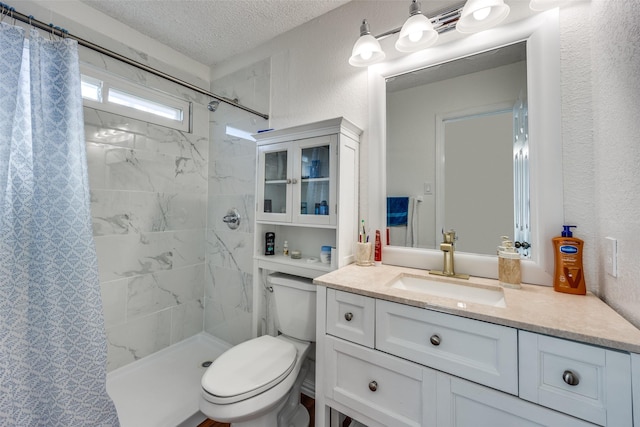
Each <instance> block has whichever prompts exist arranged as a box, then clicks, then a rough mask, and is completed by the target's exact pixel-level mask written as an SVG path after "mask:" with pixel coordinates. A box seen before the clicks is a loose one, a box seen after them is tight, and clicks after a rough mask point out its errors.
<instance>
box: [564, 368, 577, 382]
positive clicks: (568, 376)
mask: <svg viewBox="0 0 640 427" xmlns="http://www.w3.org/2000/svg"><path fill="white" fill-rule="evenodd" d="M562 380H563V381H564V382H565V383H567V384H569V385H570V386H576V385H578V384H580V378H579V377H578V375H577V374H574V373H573V372H571V371H570V370H568V369H567V370H566V371H564V373H563V374H562Z"/></svg>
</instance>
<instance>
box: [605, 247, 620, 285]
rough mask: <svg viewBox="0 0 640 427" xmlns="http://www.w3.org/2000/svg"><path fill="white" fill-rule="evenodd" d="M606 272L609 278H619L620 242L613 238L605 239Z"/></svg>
mask: <svg viewBox="0 0 640 427" xmlns="http://www.w3.org/2000/svg"><path fill="white" fill-rule="evenodd" d="M604 240H605V248H606V254H605V271H606V272H607V274H608V275H609V276H612V277H618V241H617V240H616V239H614V238H613V237H605V238H604Z"/></svg>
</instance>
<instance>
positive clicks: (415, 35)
mask: <svg viewBox="0 0 640 427" xmlns="http://www.w3.org/2000/svg"><path fill="white" fill-rule="evenodd" d="M421 38H422V30H419V31H412V32H410V33H409V40H411V41H412V42H417V41H418V40H420V39H421Z"/></svg>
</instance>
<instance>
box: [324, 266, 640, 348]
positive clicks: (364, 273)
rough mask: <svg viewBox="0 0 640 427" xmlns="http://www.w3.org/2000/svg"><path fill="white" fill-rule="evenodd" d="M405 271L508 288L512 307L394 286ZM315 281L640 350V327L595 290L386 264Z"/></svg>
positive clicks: (508, 302) (508, 303)
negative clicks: (515, 283)
mask: <svg viewBox="0 0 640 427" xmlns="http://www.w3.org/2000/svg"><path fill="white" fill-rule="evenodd" d="M401 275H408V276H416V277H425V278H428V279H429V280H436V281H449V282H454V283H461V284H464V285H468V286H477V287H485V288H492V289H499V290H502V291H503V292H504V299H505V302H506V307H493V306H489V305H484V304H480V303H472V302H468V301H465V302H464V304H460V301H459V300H456V299H450V298H444V297H437V296H432V295H428V294H425V293H421V292H415V291H409V290H403V289H394V288H391V286H390V285H391V283H392V282H393V281H395V279H396V278H398V277H399V276H401ZM314 283H315V284H317V285H321V286H326V287H327V288H333V289H338V290H342V291H346V292H352V293H355V294H360V295H365V296H369V297H373V298H378V299H383V300H387V301H393V302H397V303H401V304H407V305H411V306H415V307H421V308H427V309H431V310H436V311H440V312H443V313H450V314H455V315H458V316H462V317H468V318H471V319H476V320H482V321H486V322H491V323H496V324H500V325H504V326H511V327H514V328H518V329H523V330H527V331H531V332H537V333H541V334H545V335H551V336H556V337H560V338H567V339H570V340H575V341H580V342H585V343H589V344H595V345H599V346H602V347H610V348H613V349H618V350H624V351H629V352H633V353H640V330H639V329H638V328H636V327H635V326H633V325H632V324H631V323H629V322H628V321H627V320H625V319H624V318H623V317H622V316H620V315H619V314H618V313H617V312H616V311H615V310H613V309H612V308H611V307H609V306H608V305H607V304H605V303H604V302H603V301H602V300H600V299H599V298H598V297H596V296H595V295H593V294H591V293H587V295H584V296H583V295H571V294H564V293H559V292H555V291H554V290H553V288H552V287H548V286H537V285H526V284H523V285H522V288H521V289H509V288H503V287H502V286H500V285H499V284H498V281H497V280H493V279H485V278H479V277H471V278H470V279H469V280H468V281H467V280H459V279H450V278H441V277H439V276H435V275H430V274H429V272H428V270H418V269H414V268H405V267H397V266H392V265H384V264H383V265H380V266H371V267H360V266H357V265H355V264H351V265H348V266H346V267H343V268H341V269H339V270H334V271H332V272H330V273H327V274H325V275H323V276H320V277H318V278H316V279H315V280H314Z"/></svg>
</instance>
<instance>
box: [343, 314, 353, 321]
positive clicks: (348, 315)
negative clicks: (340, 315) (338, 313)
mask: <svg viewBox="0 0 640 427" xmlns="http://www.w3.org/2000/svg"><path fill="white" fill-rule="evenodd" d="M344 319H345V320H346V321H347V322H351V319H353V313H351V312H349V313H345V314H344Z"/></svg>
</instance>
